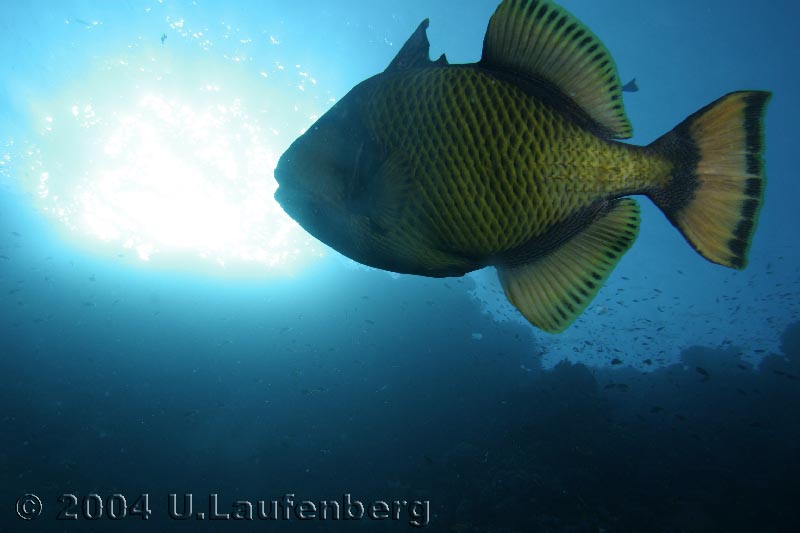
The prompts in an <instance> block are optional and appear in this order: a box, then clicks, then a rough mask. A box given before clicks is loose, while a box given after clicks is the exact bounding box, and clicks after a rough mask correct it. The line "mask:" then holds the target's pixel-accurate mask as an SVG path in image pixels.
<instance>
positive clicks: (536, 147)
mask: <svg viewBox="0 0 800 533" xmlns="http://www.w3.org/2000/svg"><path fill="white" fill-rule="evenodd" d="M368 106H369V111H368V112H367V113H366V116H367V117H371V118H372V120H370V121H369V122H368V128H369V129H370V131H371V132H372V134H373V135H374V136H375V138H376V139H377V142H378V143H379V144H380V145H382V146H384V147H385V148H386V149H387V150H388V151H390V152H393V153H398V152H399V153H401V154H405V157H406V158H407V165H408V167H409V170H410V172H409V173H408V175H407V176H406V177H405V179H409V180H411V186H412V188H413V190H414V191H415V194H413V195H411V199H410V200H409V203H408V204H407V205H406V206H404V207H405V209H404V213H405V216H403V217H402V218H401V219H400V220H398V221H397V223H398V224H399V227H396V228H395V230H396V231H398V232H403V231H404V228H403V227H402V226H403V225H409V226H410V225H413V224H415V222H416V221H418V220H433V221H435V223H434V224H432V225H430V228H431V229H432V230H433V231H434V232H435V234H434V236H433V237H434V239H435V240H436V241H437V242H438V243H447V244H446V246H447V247H448V248H449V251H451V252H453V253H457V254H463V255H465V256H468V257H471V256H476V257H485V256H487V255H499V254H502V253H503V252H504V251H507V250H511V249H514V248H517V247H520V246H522V245H524V244H525V243H526V242H528V241H530V240H531V239H534V238H538V237H545V238H546V237H547V234H548V232H550V231H551V230H553V229H554V228H557V227H558V225H559V223H561V222H563V221H564V220H565V219H567V218H568V217H569V216H571V215H573V214H575V213H578V212H580V211H581V210H582V209H584V208H587V207H588V206H590V205H591V204H592V203H593V202H596V201H597V200H598V198H603V197H611V196H619V195H621V194H623V193H625V192H627V191H630V190H634V189H640V188H644V187H645V186H648V185H650V184H651V181H652V180H653V174H652V172H649V175H648V171H641V172H636V173H634V172H633V171H634V170H636V169H638V168H647V167H649V166H652V165H648V164H647V161H646V158H645V157H644V155H643V154H642V153H640V152H641V150H640V151H639V152H637V150H636V149H635V148H636V147H631V146H628V145H624V144H620V143H609V142H607V141H605V140H603V139H599V138H598V137H597V136H595V135H593V134H591V133H590V132H587V131H586V130H584V129H581V128H580V127H578V126H577V125H575V124H573V123H571V122H570V121H569V120H568V119H566V118H564V117H563V116H562V115H561V114H559V113H558V112H557V111H556V110H554V109H552V108H551V107H550V106H548V105H547V104H545V103H544V102H542V101H540V100H537V99H536V98H534V97H532V96H529V95H527V94H525V93H524V92H523V91H522V90H520V89H518V88H517V87H515V86H513V85H511V84H507V83H502V82H501V81H499V80H498V79H497V78H495V77H494V76H492V75H491V74H490V73H488V72H485V71H482V70H480V69H475V68H459V67H450V68H430V69H419V70H414V71H409V72H403V73H398V74H395V75H394V76H393V77H392V78H391V79H389V80H384V83H382V84H381V85H380V86H378V87H376V90H375V92H374V93H373V94H372V96H371V98H370V99H369V104H368ZM625 167H627V168H628V169H629V170H628V171H622V170H621V169H622V168H625ZM664 168H665V170H666V169H668V168H669V166H668V165H667V164H664ZM635 174H638V175H642V176H644V175H648V178H649V179H650V181H648V182H645V181H644V180H639V181H636V180H635V179H630V178H632V177H633V176H634V175H635ZM662 176H663V178H662V179H663V180H665V179H666V178H667V176H666V173H665V172H662ZM400 179H402V178H400ZM655 181H656V182H657V181H658V180H657V179H656V180H655ZM467 200H469V202H470V204H472V203H473V202H474V205H467V204H466V201H467ZM417 211H421V212H422V216H419V215H418V214H416V215H415V214H412V213H414V212H417ZM409 230H410V228H409Z"/></svg>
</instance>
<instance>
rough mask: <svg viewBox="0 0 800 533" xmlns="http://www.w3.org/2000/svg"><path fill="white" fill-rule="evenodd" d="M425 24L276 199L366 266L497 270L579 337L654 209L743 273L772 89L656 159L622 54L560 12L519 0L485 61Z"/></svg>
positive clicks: (338, 115) (692, 127)
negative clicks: (633, 112)
mask: <svg viewBox="0 0 800 533" xmlns="http://www.w3.org/2000/svg"><path fill="white" fill-rule="evenodd" d="M427 26H428V21H427V20H426V21H423V23H422V24H420V26H419V28H418V29H417V30H416V32H415V33H414V34H413V35H412V36H411V38H409V40H408V42H407V43H406V44H405V46H404V47H403V49H402V50H401V51H400V52H399V53H398V55H397V57H396V58H395V59H394V60H393V61H392V63H391V64H390V65H389V68H387V69H386V71H385V72H383V73H381V74H379V75H377V76H374V77H372V78H370V79H368V80H366V81H364V82H362V83H361V84H359V85H358V86H356V87H355V88H354V89H353V90H351V91H350V93H348V94H347V95H346V96H345V97H344V98H343V99H342V100H340V101H339V102H338V103H337V104H336V105H335V106H334V107H333V108H331V110H329V111H328V112H327V113H326V114H325V115H324V116H323V117H321V118H320V119H319V120H318V121H317V123H315V124H314V125H313V126H312V127H311V128H310V129H309V130H308V131H307V132H306V133H305V134H304V135H302V136H301V137H300V138H298V139H297V140H296V141H295V142H294V143H293V144H292V146H291V147H290V148H289V149H288V150H287V151H286V153H285V154H283V156H282V157H281V159H280V161H279V163H278V166H277V168H276V170H275V177H276V179H277V181H278V183H279V188H278V191H277V192H276V199H277V200H278V201H279V202H280V204H281V205H282V207H283V208H284V209H285V210H286V211H287V213H289V215H291V216H292V217H293V218H295V220H297V221H298V222H299V223H300V224H301V225H302V226H303V227H304V228H306V230H308V231H309V232H310V233H311V234H312V235H314V236H315V237H317V238H319V239H320V240H322V241H323V242H325V243H326V244H328V245H330V246H331V247H333V248H335V249H337V250H338V251H340V252H342V253H343V254H345V255H347V256H349V257H351V258H353V259H355V260H356V261H359V262H361V263H364V264H367V265H370V266H374V267H378V268H382V269H386V270H391V271H395V272H400V273H412V274H419V275H426V276H437V277H439V276H460V275H463V274H465V273H467V272H470V271H473V270H476V269H479V268H483V267H486V266H495V267H496V268H497V269H498V273H499V276H500V281H501V283H502V285H503V288H504V290H505V292H506V295H507V296H508V298H509V300H510V301H511V302H512V303H513V304H514V305H515V306H516V307H517V308H518V309H519V310H520V311H521V312H522V314H523V315H524V316H525V317H526V318H527V319H528V320H529V321H530V322H531V323H533V324H534V325H536V326H538V327H540V328H542V329H544V330H546V331H549V332H558V331H562V330H563V329H565V328H566V327H567V326H568V325H569V324H570V323H571V322H572V321H573V320H574V319H575V318H576V317H577V316H578V315H579V314H580V313H581V312H582V311H583V309H585V307H586V306H587V305H588V304H589V302H590V301H591V300H592V298H593V297H594V296H595V295H596V294H597V292H598V291H599V289H600V287H601V286H602V284H603V282H604V281H605V279H606V278H607V277H608V275H609V274H610V272H611V270H612V269H613V268H614V266H615V265H616V263H617V262H618V261H619V259H620V258H621V256H622V255H623V254H624V253H625V251H627V250H628V248H629V247H630V246H631V244H632V243H633V241H634V239H635V238H636V235H637V232H638V227H639V208H638V205H637V203H636V202H635V201H634V200H633V199H630V198H626V197H627V196H630V195H646V196H648V197H649V198H650V199H652V200H653V201H654V202H655V203H656V205H658V206H659V207H660V208H661V209H662V210H663V211H664V213H665V214H666V216H667V217H668V218H669V220H670V221H671V222H672V223H673V224H674V225H675V226H676V227H677V228H678V229H679V230H680V231H681V232H682V233H683V235H684V236H685V237H686V239H687V240H688V241H689V243H690V244H691V245H692V246H693V247H694V248H695V249H696V250H697V251H698V252H699V253H701V254H702V255H703V256H704V257H706V258H707V259H709V260H711V261H714V262H716V263H719V264H722V265H725V266H729V267H734V268H743V267H744V265H745V263H746V255H747V250H748V248H749V245H750V241H751V238H752V235H753V232H754V230H755V223H756V220H757V215H758V210H759V207H760V204H761V201H762V198H763V192H764V180H765V178H764V173H763V161H762V156H761V154H762V151H763V113H764V109H765V107H766V103H767V101H768V99H769V96H770V95H769V93H767V92H762V91H742V92H736V93H731V94H729V95H726V96H724V97H722V98H720V99H719V100H717V101H716V102H714V103H712V104H710V105H709V106H707V107H705V108H704V109H702V110H700V111H698V112H697V113H695V114H693V115H692V116H691V117H689V118H688V119H686V120H685V121H684V122H683V123H681V124H680V125H679V126H677V127H676V128H675V129H674V130H672V131H671V132H669V133H667V134H666V135H664V136H662V137H661V138H660V139H658V140H656V141H655V142H654V143H652V144H651V145H649V146H645V147H640V146H633V145H629V144H625V143H621V142H619V141H618V140H616V139H625V138H629V137H630V136H631V134H632V129H631V126H630V123H629V122H628V119H627V117H626V116H625V112H624V109H623V105H622V96H621V91H622V84H621V83H620V80H619V78H618V76H617V72H616V67H615V65H614V62H613V60H612V59H611V56H610V55H609V53H608V51H607V50H606V49H605V47H604V46H603V45H602V43H601V42H600V41H599V39H598V38H597V37H596V36H594V35H593V34H592V33H591V32H590V31H589V30H588V29H587V28H586V27H585V26H583V25H582V24H581V23H580V22H578V21H577V20H576V19H575V18H574V17H573V16H572V15H571V14H569V13H568V12H567V11H566V10H564V9H563V8H561V7H560V6H557V5H556V4H554V3H553V2H550V1H541V0H505V1H504V2H503V3H502V4H501V5H500V6H499V7H498V9H497V11H496V12H495V14H494V15H493V16H492V19H491V21H490V23H489V27H488V29H487V34H486V37H485V39H484V48H483V56H482V58H481V61H480V62H478V63H475V64H470V65H450V64H448V63H447V60H446V58H445V56H444V55H442V57H440V58H439V59H438V60H437V61H431V60H430V59H429V56H428V51H429V43H428V39H427V35H426V29H427Z"/></svg>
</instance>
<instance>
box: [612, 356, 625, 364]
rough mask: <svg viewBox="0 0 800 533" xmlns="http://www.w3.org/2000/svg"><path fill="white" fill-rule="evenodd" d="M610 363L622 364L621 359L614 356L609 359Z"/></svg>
mask: <svg viewBox="0 0 800 533" xmlns="http://www.w3.org/2000/svg"><path fill="white" fill-rule="evenodd" d="M611 364H612V365H621V364H622V360H621V359H619V358H618V357H615V358H614V359H612V360H611Z"/></svg>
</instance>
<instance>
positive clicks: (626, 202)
mask: <svg viewBox="0 0 800 533" xmlns="http://www.w3.org/2000/svg"><path fill="white" fill-rule="evenodd" d="M638 231H639V205H638V204H637V203H636V201H635V200H633V199H630V198H625V199H621V200H615V201H613V202H611V203H610V204H609V206H608V208H607V209H606V210H605V212H604V213H603V214H601V215H600V216H599V218H597V219H596V220H595V221H594V222H592V223H591V224H590V225H588V226H587V227H586V228H584V229H583V230H582V231H580V232H579V233H578V234H576V235H575V236H573V237H572V238H571V239H569V240H568V241H566V242H565V243H564V244H562V245H561V246H559V247H558V248H556V249H555V250H554V251H552V252H550V253H549V254H547V255H544V256H541V257H538V258H536V259H534V260H533V261H531V262H529V263H525V264H523V265H520V266H515V267H498V276H499V277H500V283H501V284H502V285H503V290H504V291H505V293H506V297H507V298H508V300H509V301H510V302H511V303H512V304H514V306H515V307H516V308H517V309H519V311H520V312H521V313H522V314H523V315H524V316H525V318H527V319H528V320H529V321H530V322H531V323H532V324H533V325H534V326H536V327H539V328H541V329H543V330H545V331H547V332H548V333H559V332H561V331H564V330H565V329H566V328H567V327H568V326H569V325H570V324H571V323H572V322H573V321H574V320H575V319H576V318H577V317H578V315H580V314H581V313H582V312H583V310H584V309H585V308H586V307H587V306H588V305H589V303H590V302H591V301H592V300H593V299H594V297H595V296H596V295H597V293H598V291H599V290H600V287H602V286H603V283H604V282H605V280H606V279H607V278H608V276H609V274H610V273H611V271H612V270H613V269H614V267H615V266H616V264H617V262H618V261H619V260H620V258H621V257H622V255H623V254H624V253H625V252H627V251H628V249H629V248H630V247H631V245H632V244H633V241H634V240H635V239H636V235H637V234H638Z"/></svg>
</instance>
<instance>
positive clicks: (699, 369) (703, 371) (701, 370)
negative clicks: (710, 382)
mask: <svg viewBox="0 0 800 533" xmlns="http://www.w3.org/2000/svg"><path fill="white" fill-rule="evenodd" d="M695 371H697V373H698V374H700V375H701V376H703V377H704V378H706V379H709V378H710V377H711V374H709V373H708V370H706V369H705V368H703V367H702V366H698V367H695Z"/></svg>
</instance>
